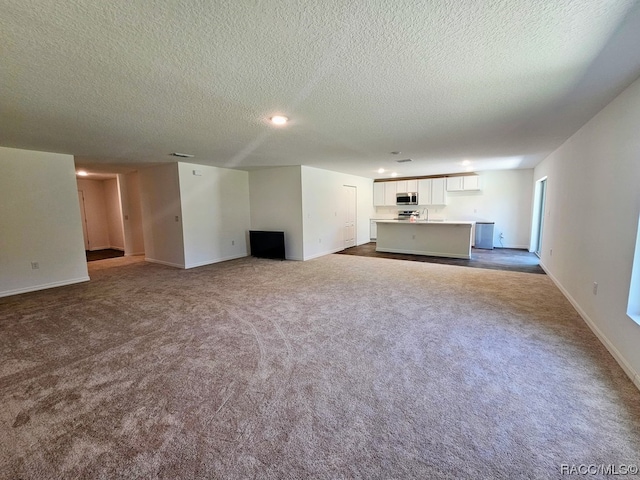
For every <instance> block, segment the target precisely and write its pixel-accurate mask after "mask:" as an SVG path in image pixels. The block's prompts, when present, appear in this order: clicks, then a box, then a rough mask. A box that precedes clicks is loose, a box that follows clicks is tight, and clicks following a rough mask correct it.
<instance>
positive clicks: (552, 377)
mask: <svg viewBox="0 0 640 480" xmlns="http://www.w3.org/2000/svg"><path fill="white" fill-rule="evenodd" d="M89 270H90V276H91V281H90V282H88V283H84V284H79V285H73V286H68V287H60V288H56V289H52V290H48V291H42V292H34V293H29V294H24V295H19V296H14V297H8V298H3V299H0V403H1V404H2V409H1V411H0V438H1V439H2V441H1V443H0V478H1V479H15V478H20V479H49V478H51V479H53V478H79V479H95V478H109V479H111V478H145V479H146V478H167V479H168V478H171V479H175V478H189V479H193V478H202V479H205V478H207V479H211V478H225V479H228V478H232V479H245V478H273V479H276V478H331V479H333V478H363V479H369V478H398V479H405V478H420V479H426V478H451V479H453V478H456V479H459V478H469V479H486V478H491V479H514V478H563V476H562V474H561V469H562V466H563V465H581V464H587V465H591V464H606V465H609V464H615V465H620V464H625V465H626V464H635V465H638V464H640V454H639V452H640V392H639V391H638V390H637V389H636V388H635V387H634V386H633V384H632V383H631V382H630V380H629V379H628V378H627V377H626V376H625V375H624V373H623V371H622V370H621V368H620V367H619V366H618V365H617V364H616V362H615V361H614V360H613V358H612V357H611V356H610V355H609V353H608V352H607V351H606V350H605V348H604V347H603V346H602V345H601V344H600V343H599V342H598V340H597V339H596V338H595V336H594V335H593V334H592V333H591V331H590V330H589V329H588V328H587V327H586V325H585V324H584V322H583V321H582V320H581V318H580V317H579V316H578V314H577V313H576V312H575V310H574V309H573V308H572V307H571V305H570V304H569V303H568V301H567V300H566V299H565V298H564V297H563V296H562V294H561V293H560V292H559V291H558V289H557V288H556V287H555V286H554V285H553V283H552V282H551V280H550V279H549V278H548V277H547V276H546V275H532V274H527V273H518V272H507V271H497V270H485V269H474V268H465V267H458V266H450V265H438V264H430V263H421V262H402V261H396V260H388V259H381V258H369V257H358V256H350V255H328V256H325V257H321V258H318V259H315V260H311V261H307V262H280V261H272V260H264V259H257V258H251V257H249V258H243V259H239V260H233V261H229V262H224V263H220V264H216V265H209V266H205V267H200V268H196V269H191V270H179V269H174V268H171V267H165V266H162V265H155V264H150V263H145V262H144V261H142V260H141V259H140V258H137V257H125V258H116V259H111V260H104V261H99V262H92V263H91V264H89ZM564 478H566V476H565V477H564ZM589 478H598V477H597V476H595V477H589ZM618 478H619V477H618ZM626 478H632V477H630V476H627V477H626Z"/></svg>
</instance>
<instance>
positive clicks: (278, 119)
mask: <svg viewBox="0 0 640 480" xmlns="http://www.w3.org/2000/svg"><path fill="white" fill-rule="evenodd" d="M269 120H271V123H273V124H274V125H284V124H285V123H287V122H288V121H289V118H288V117H285V116H284V115H274V116H273V117H271V118H270V119H269Z"/></svg>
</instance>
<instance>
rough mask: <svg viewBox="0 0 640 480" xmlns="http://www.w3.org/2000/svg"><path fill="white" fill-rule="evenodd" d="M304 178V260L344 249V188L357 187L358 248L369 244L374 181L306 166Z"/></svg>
mask: <svg viewBox="0 0 640 480" xmlns="http://www.w3.org/2000/svg"><path fill="white" fill-rule="evenodd" d="M301 174H302V175H301V180H302V213H303V239H304V245H303V252H304V253H303V258H304V260H309V259H311V258H315V257H319V256H322V255H326V254H329V253H333V252H337V251H340V250H343V249H344V237H343V231H344V219H345V215H346V205H345V204H344V192H343V186H344V185H350V186H354V187H356V201H357V207H356V244H357V245H361V244H363V243H367V242H369V219H370V218H371V216H372V214H373V211H374V208H373V203H372V198H373V181H372V180H371V179H370V178H364V177H358V176H355V175H347V174H343V173H338V172H332V171H329V170H321V169H318V168H312V167H306V166H303V167H302V169H301Z"/></svg>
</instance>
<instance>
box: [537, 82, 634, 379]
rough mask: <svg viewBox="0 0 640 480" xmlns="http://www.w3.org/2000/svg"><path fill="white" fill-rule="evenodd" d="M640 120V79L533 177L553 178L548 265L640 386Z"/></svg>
mask: <svg viewBox="0 0 640 480" xmlns="http://www.w3.org/2000/svg"><path fill="white" fill-rule="evenodd" d="M638 125H640V80H638V81H636V82H635V83H633V84H632V85H631V86H630V87H629V88H627V89H626V90H625V91H624V92H623V93H622V94H621V95H619V96H618V97H617V98H616V99H615V100H614V101H613V102H611V103H610V104H609V105H607V106H606V107H605V108H604V109H603V110H602V111H600V113H598V114H597V115H596V116H595V117H594V118H593V119H591V120H590V121H589V122H588V123H587V124H586V125H585V126H584V127H583V128H582V129H580V130H579V131H578V132H577V133H576V134H575V135H573V136H572V137H571V138H570V139H569V140H568V141H567V142H565V143H564V144H563V145H562V146H561V147H560V148H559V149H557V150H556V151H555V152H553V154H551V155H550V156H549V157H548V158H546V159H545V160H544V161H543V162H541V163H540V164H539V165H538V166H537V167H536V168H535V173H534V181H535V180H538V179H540V178H542V177H544V176H546V177H547V202H546V209H545V225H544V230H543V239H542V255H541V263H542V265H543V266H544V268H545V270H546V271H547V273H548V274H549V275H550V276H551V277H552V278H553V279H554V281H555V282H556V283H557V284H558V286H559V287H560V288H561V290H562V291H563V292H564V293H565V295H566V296H567V297H568V298H569V300H570V301H571V302H572V303H573V304H574V306H575V307H576V309H577V310H578V311H579V312H580V314H581V315H582V316H583V318H585V320H586V321H587V323H588V324H589V325H590V326H591V327H592V329H593V330H594V331H595V332H596V333H597V334H598V335H599V337H600V338H601V340H602V341H603V343H604V344H605V345H607V347H608V348H609V350H610V351H611V352H612V354H613V355H614V356H615V357H616V358H617V359H618V361H619V362H620V363H621V365H623V367H624V368H625V370H626V371H627V373H628V374H629V375H630V376H631V377H632V378H635V382H636V385H637V386H638V387H639V388H640V378H639V377H638V373H639V372H640V348H638V345H640V325H638V324H637V323H635V322H634V321H633V320H632V319H631V318H630V317H628V316H627V315H626V308H627V302H628V295H629V284H630V278H631V268H632V264H633V259H634V249H635V245H636V230H637V228H638V218H639V216H640V188H638V179H640V161H639V159H640V136H639V135H638ZM594 282H597V283H598V289H597V294H594V293H593V283H594ZM637 293H638V294H639V295H640V292H637Z"/></svg>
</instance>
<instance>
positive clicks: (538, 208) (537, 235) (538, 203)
mask: <svg viewBox="0 0 640 480" xmlns="http://www.w3.org/2000/svg"><path fill="white" fill-rule="evenodd" d="M546 197H547V177H543V178H541V179H540V180H538V181H537V182H536V188H535V196H534V200H533V223H532V226H531V248H530V250H531V251H532V252H534V253H535V254H536V255H537V256H538V258H540V256H541V255H542V238H543V231H544V212H545V202H546Z"/></svg>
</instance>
